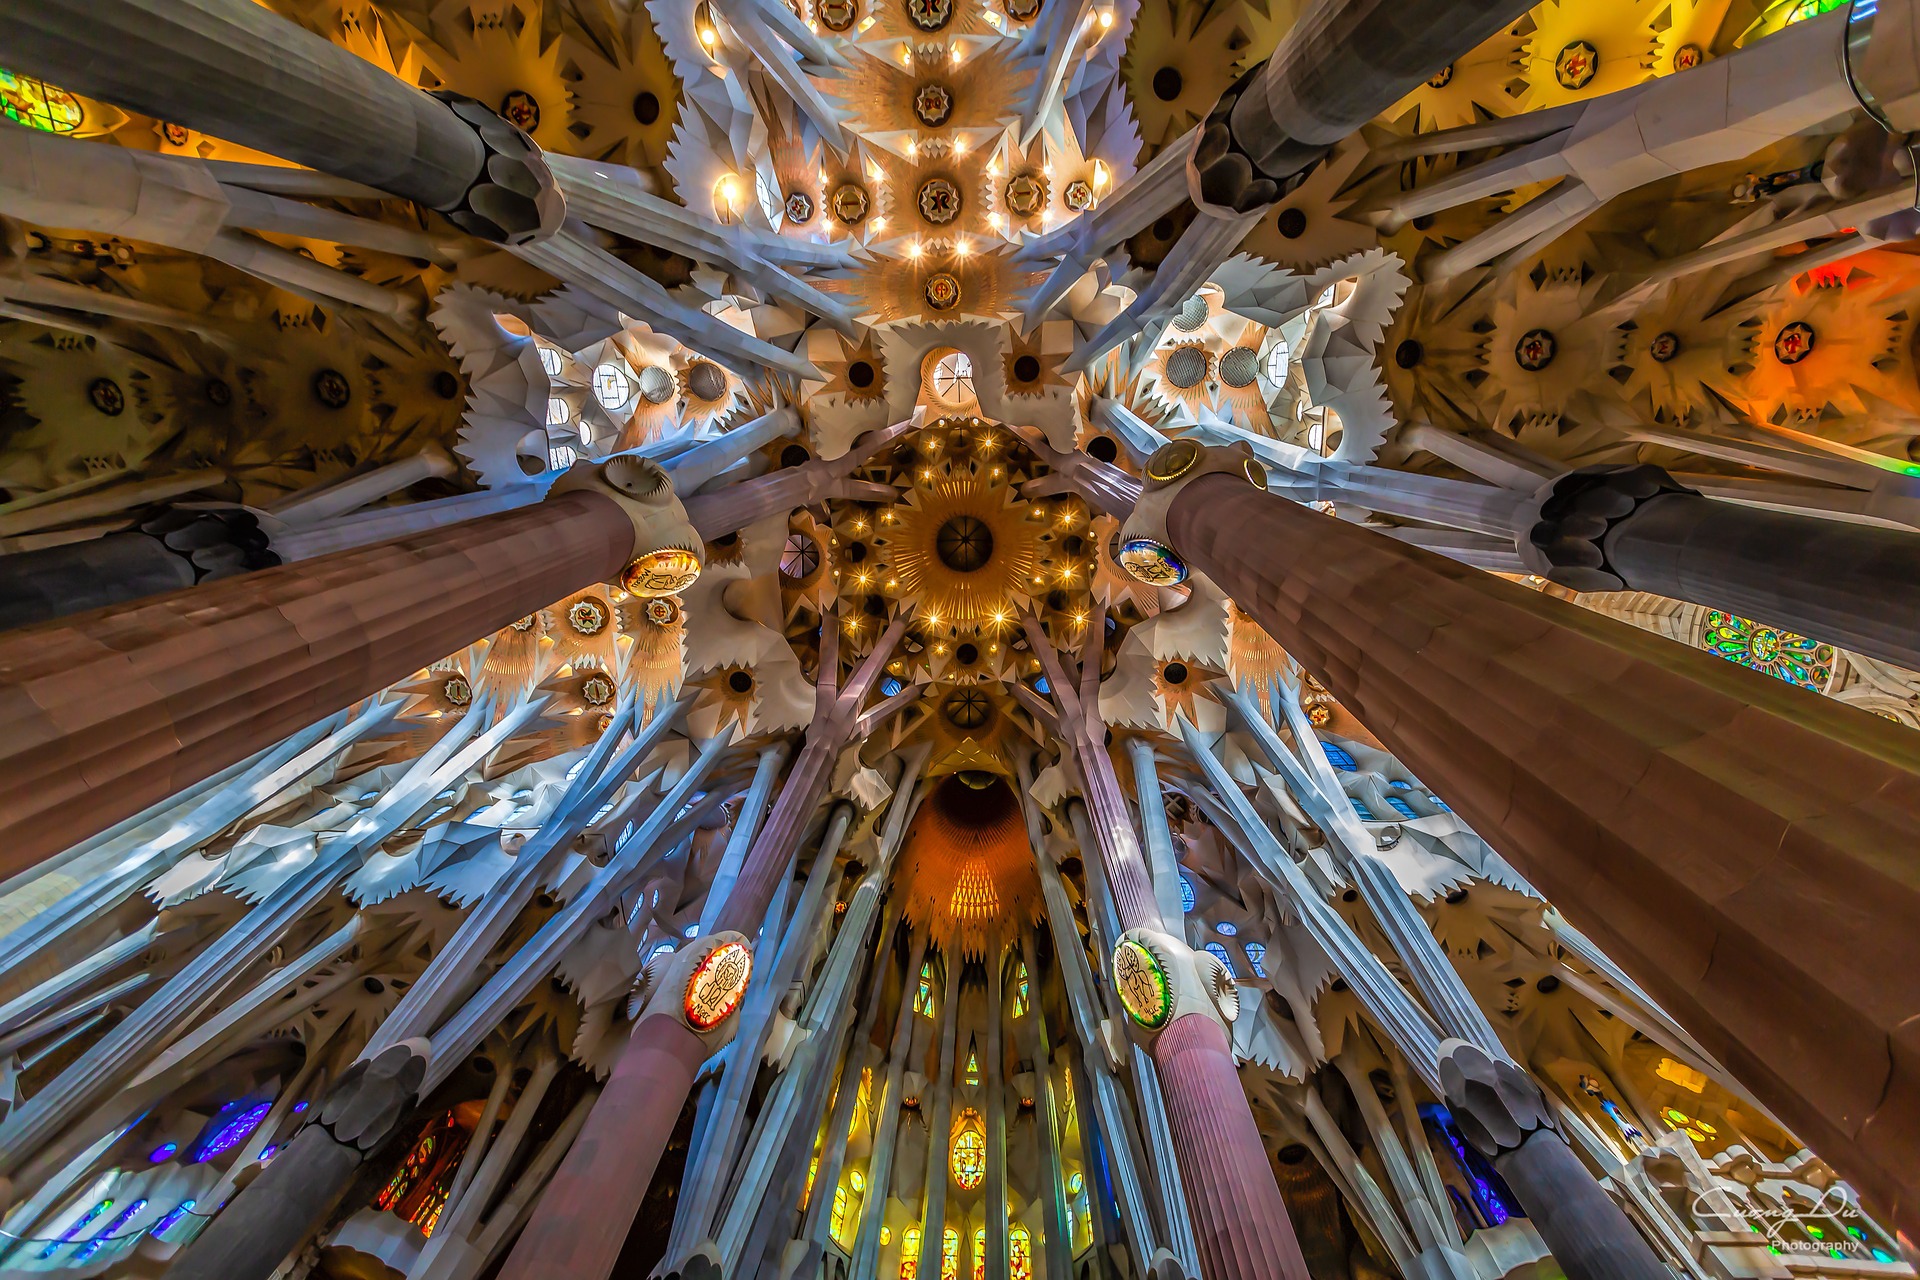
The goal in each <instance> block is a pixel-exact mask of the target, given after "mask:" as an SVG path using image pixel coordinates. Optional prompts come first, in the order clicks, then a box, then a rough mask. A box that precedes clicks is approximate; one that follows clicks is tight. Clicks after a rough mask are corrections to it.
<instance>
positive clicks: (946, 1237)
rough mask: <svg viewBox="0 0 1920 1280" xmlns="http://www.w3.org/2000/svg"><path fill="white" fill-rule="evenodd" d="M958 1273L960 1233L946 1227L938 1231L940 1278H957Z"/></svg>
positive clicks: (941, 1279) (953, 1279) (947, 1279)
mask: <svg viewBox="0 0 1920 1280" xmlns="http://www.w3.org/2000/svg"><path fill="white" fill-rule="evenodd" d="M959 1275H960V1233H959V1232H958V1231H955V1230H954V1229H953V1228H952V1227H948V1228H947V1229H946V1230H945V1231H943V1232H941V1233H940V1280H958V1277H959Z"/></svg>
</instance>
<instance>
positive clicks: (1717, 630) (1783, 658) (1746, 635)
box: [1701, 609, 1834, 693]
mask: <svg viewBox="0 0 1920 1280" xmlns="http://www.w3.org/2000/svg"><path fill="white" fill-rule="evenodd" d="M1701 647H1703V648H1704V649H1706V651H1707V652H1708V653H1715V654H1718V655H1720V656H1721V657H1722V658H1725V659H1726V660H1727V661H1728V662H1737V663H1739V664H1740V665H1741V666H1743V667H1752V668H1753V669H1754V670H1755V671H1760V672H1764V673H1765V674H1767V675H1770V676H1777V677H1779V678H1780V679H1782V680H1785V681H1786V682H1787V683H1788V684H1797V685H1799V686H1800V687H1801V688H1803V689H1812V690H1814V691H1815V692H1816V693H1818V692H1822V691H1824V690H1825V689H1826V687H1827V684H1828V682H1829V681H1831V680H1832V679H1833V661H1834V651H1833V646H1832V645H1830V644H1821V643H1820V642H1819V641H1817V640H1809V639H1807V637H1805V636H1803V635H1797V634H1795V633H1794V632H1792V631H1782V630H1780V629H1778V628H1777V627H1769V626H1765V625H1763V624H1761V623H1758V622H1754V621H1752V620H1750V619H1747V618H1741V617H1737V616H1735V615H1734V614H1731V613H1723V612H1721V611H1720V610H1718V609H1709V610H1708V611H1707V623H1706V631H1705V633H1704V634H1703V635H1702V637H1701Z"/></svg>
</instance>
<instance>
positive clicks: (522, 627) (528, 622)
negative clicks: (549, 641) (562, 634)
mask: <svg viewBox="0 0 1920 1280" xmlns="http://www.w3.org/2000/svg"><path fill="white" fill-rule="evenodd" d="M538 621H539V619H538V618H536V617H534V616H533V615H532V614H528V615H527V616H526V617H524V618H522V619H520V620H519V621H518V622H510V623H508V624H507V625H508V626H510V627H512V628H513V629H514V630H515V631H531V630H533V624H534V623H536V622H538Z"/></svg>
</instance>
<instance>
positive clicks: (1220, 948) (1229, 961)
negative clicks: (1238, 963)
mask: <svg viewBox="0 0 1920 1280" xmlns="http://www.w3.org/2000/svg"><path fill="white" fill-rule="evenodd" d="M1207 952H1208V954H1209V955H1211V956H1213V957H1214V958H1215V959H1216V960H1218V961H1219V962H1220V963H1221V964H1223V965H1225V966H1227V972H1228V973H1233V958H1232V957H1231V956H1229V955H1228V954H1227V949H1226V947H1225V946H1224V945H1222V944H1221V943H1218V942H1209V943H1208V944H1207ZM1234 976H1235V977H1238V976H1239V975H1238V974H1235V975H1234Z"/></svg>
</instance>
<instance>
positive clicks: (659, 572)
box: [620, 547, 700, 599]
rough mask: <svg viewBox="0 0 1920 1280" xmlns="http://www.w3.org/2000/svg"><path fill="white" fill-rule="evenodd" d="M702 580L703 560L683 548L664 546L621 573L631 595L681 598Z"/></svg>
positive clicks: (625, 586)
mask: <svg viewBox="0 0 1920 1280" xmlns="http://www.w3.org/2000/svg"><path fill="white" fill-rule="evenodd" d="M699 577H700V557H699V556H696V555H695V554H693V552H691V551H687V550H684V549H683V548H680V547H662V548H661V549H660V550H658V551H649V552H647V554H645V555H643V556H641V557H639V558H638V559H637V560H634V561H633V562H632V563H630V564H628V565H627V567H626V568H625V569H624V570H622V571H621V573H620V585H621V586H622V587H624V588H626V590H627V593H628V594H629V595H636V596H640V597H641V598H643V599H645V598H649V597H652V596H677V595H679V594H680V593H681V592H682V591H685V590H686V589H687V588H688V587H690V586H692V585H693V584H694V582H695V581H696V580H697V579H698V578H699Z"/></svg>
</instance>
